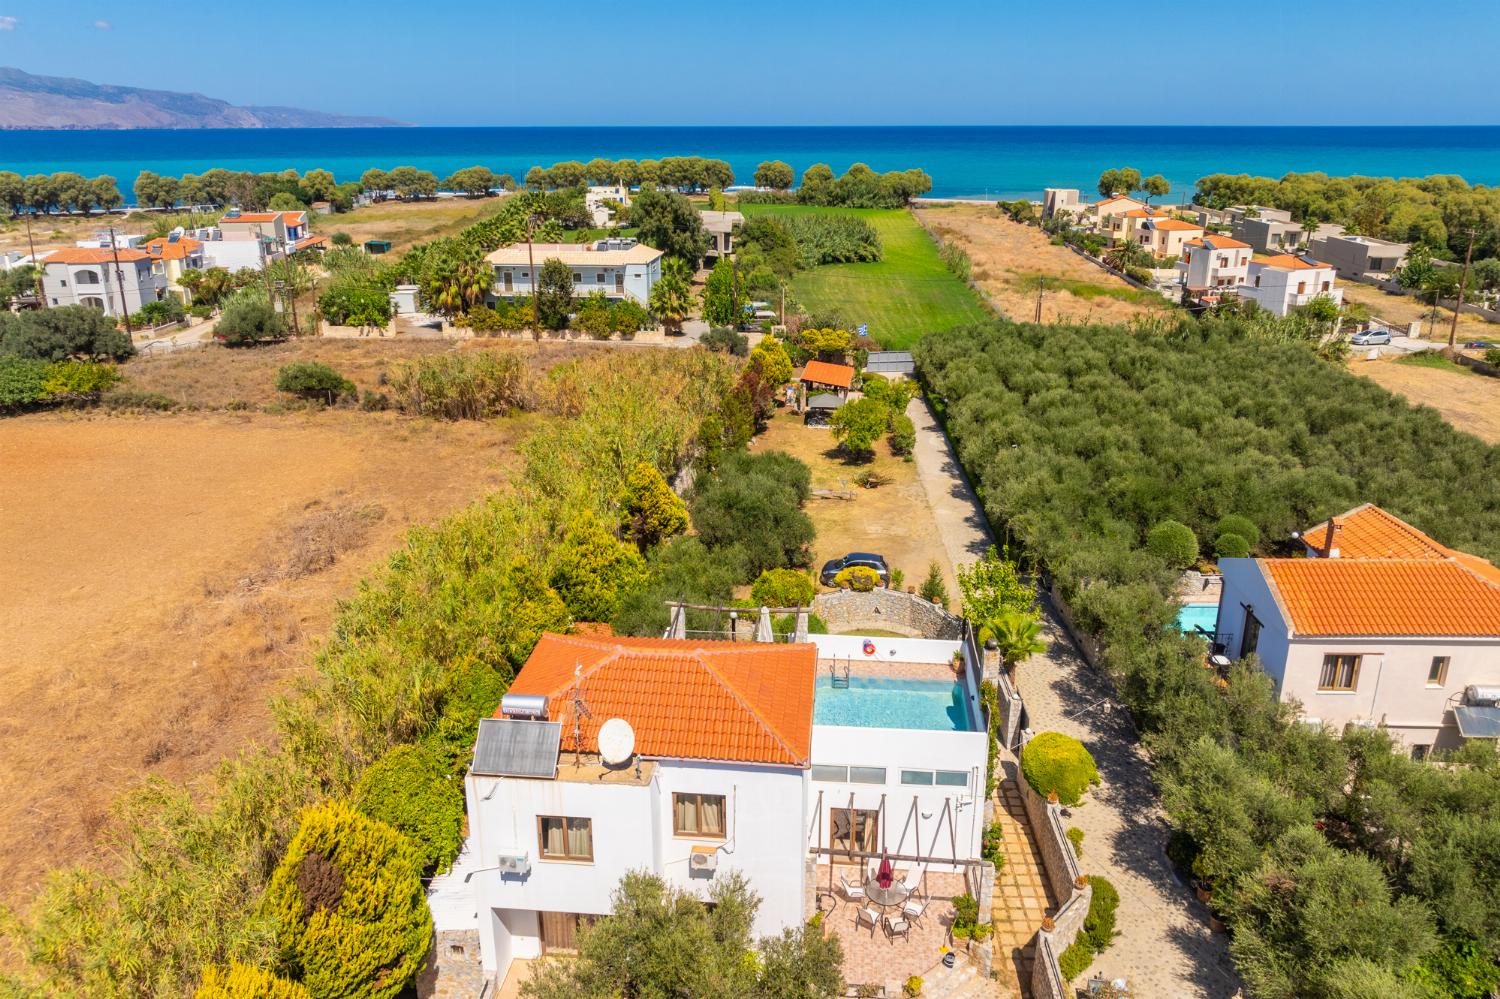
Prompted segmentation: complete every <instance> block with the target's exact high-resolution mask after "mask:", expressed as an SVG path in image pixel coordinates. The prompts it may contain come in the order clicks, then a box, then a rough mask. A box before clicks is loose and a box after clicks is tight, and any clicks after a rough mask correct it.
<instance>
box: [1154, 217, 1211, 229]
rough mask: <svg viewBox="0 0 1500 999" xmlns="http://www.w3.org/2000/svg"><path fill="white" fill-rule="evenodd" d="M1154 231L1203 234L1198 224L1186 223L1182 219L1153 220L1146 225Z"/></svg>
mask: <svg viewBox="0 0 1500 999" xmlns="http://www.w3.org/2000/svg"><path fill="white" fill-rule="evenodd" d="M1146 224H1147V225H1149V226H1151V227H1152V228H1154V229H1164V230H1171V231H1174V232H1188V231H1192V232H1202V231H1203V227H1202V226H1201V225H1199V224H1198V223H1196V222H1184V221H1183V220H1182V219H1153V220H1152V221H1150V222H1148V223H1146Z"/></svg>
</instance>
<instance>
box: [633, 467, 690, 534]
mask: <svg viewBox="0 0 1500 999" xmlns="http://www.w3.org/2000/svg"><path fill="white" fill-rule="evenodd" d="M620 508H621V514H622V516H623V520H624V524H623V526H624V529H625V536H626V537H628V538H630V539H631V540H632V541H634V542H635V543H636V544H637V545H639V546H640V548H641V550H642V551H645V550H646V549H648V548H654V547H656V546H657V545H659V544H661V543H662V542H663V541H665V540H666V539H667V538H670V537H673V536H675V535H678V534H681V533H682V532H683V531H685V530H687V527H688V515H687V504H685V503H684V502H683V501H682V497H680V496H678V495H677V494H676V493H675V492H673V491H672V487H671V486H670V485H668V484H667V479H666V476H664V475H662V474H661V470H660V469H659V468H657V467H656V466H655V465H653V464H650V463H649V462H644V461H643V462H641V463H639V464H638V465H636V466H635V471H633V472H631V473H630V478H629V479H627V480H626V481H625V498H624V500H623V501H622V502H621V504H620Z"/></svg>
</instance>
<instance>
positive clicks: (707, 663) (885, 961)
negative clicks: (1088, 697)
mask: <svg viewBox="0 0 1500 999" xmlns="http://www.w3.org/2000/svg"><path fill="white" fill-rule="evenodd" d="M968 649H972V645H970V644H968V643H967V642H958V641H938V640H930V639H894V638H873V637H872V638H864V637H857V636H840V635H813V636H811V639H810V641H806V642H792V643H768V642H731V641H717V640H715V641H703V640H696V639H671V638H662V639H653V638H624V637H612V636H599V635H556V634H548V635H544V636H543V637H542V639H541V640H540V641H539V642H538V644H537V646H536V648H535V650H534V651H533V652H532V654H531V657H530V658H529V659H528V660H527V662H526V665H525V666H524V667H523V668H522V670H521V671H520V673H519V674H518V675H517V677H516V679H515V681H514V683H513V684H512V685H511V687H510V691H509V693H507V694H506V696H505V698H504V700H503V701H502V703H501V706H500V710H499V712H498V713H497V714H496V716H495V717H493V718H487V719H484V720H482V721H481V722H480V725H479V732H478V738H477V740H476V744H475V750H474V760H473V765H472V766H471V768H470V770H469V774H468V776H467V778H466V784H465V792H466V795H467V798H468V802H467V804H468V815H469V837H468V841H467V843H466V845H465V848H464V852H463V854H462V855H461V857H460V859H459V862H458V865H457V866H456V867H455V869H454V871H453V872H452V873H451V874H449V875H447V876H445V877H444V878H443V879H440V883H435V884H434V890H435V895H436V898H435V900H434V902H433V910H434V913H435V914H436V916H437V921H438V925H437V930H438V934H439V937H438V940H439V948H438V949H439V961H440V962H441V961H442V960H444V956H445V954H446V955H453V954H463V953H464V950H465V948H466V947H472V946H477V949H478V962H477V968H478V969H479V971H478V973H480V974H481V975H482V977H483V979H484V980H486V981H488V982H491V983H492V984H493V986H496V987H498V986H500V985H501V984H502V983H504V982H505V980H506V978H507V976H513V980H514V976H516V975H519V974H522V973H523V972H524V968H525V964H524V962H525V961H528V960H531V959H536V958H540V957H542V956H543V955H546V954H549V953H567V952H568V951H569V950H570V949H571V948H572V947H573V946H574V934H575V933H576V931H577V928H578V927H579V925H580V924H582V923H586V922H588V921H590V920H592V919H595V918H598V917H600V916H602V915H605V914H608V913H609V912H610V911H611V903H610V893H611V891H612V890H613V889H614V888H615V887H616V885H618V883H619V881H620V878H621V876H622V875H624V874H625V873H626V872H627V871H630V870H633V869H644V870H648V871H652V872H655V873H657V874H659V875H661V876H662V877H664V878H666V879H667V880H668V881H669V882H671V883H674V884H676V885H678V886H681V887H683V888H686V889H687V890H689V891H691V892H693V893H695V894H698V895H700V896H703V897H706V895H707V890H708V888H709V886H710V885H712V884H713V883H714V879H715V878H722V877H723V876H724V875H725V873H726V872H728V871H731V870H735V871H739V872H741V873H743V874H744V875H745V876H746V878H747V879H748V880H749V882H750V884H751V886H752V887H753V888H754V890H755V891H756V893H757V894H758V895H759V896H760V897H761V899H762V904H761V907H760V910H759V912H758V914H757V917H756V925H755V932H756V933H757V934H760V935H764V934H773V933H779V932H780V931H781V930H782V928H784V927H790V926H796V925H800V924H802V923H804V922H805V921H806V920H807V919H808V918H809V917H810V916H811V915H812V914H814V913H815V912H820V911H821V912H823V913H824V920H823V926H824V931H825V932H829V933H834V934H837V935H839V936H840V938H841V941H842V942H843V943H844V944H845V968H846V978H848V979H849V980H850V981H854V982H860V981H871V982H881V983H890V984H894V983H899V982H900V981H904V980H905V979H906V977H908V976H910V975H917V974H922V973H923V972H924V971H927V970H928V969H930V968H931V967H932V966H933V965H934V964H936V963H937V961H938V959H939V957H940V952H939V947H940V946H941V944H942V943H943V942H944V940H945V939H946V932H947V930H946V922H947V921H948V919H949V917H950V916H951V913H952V911H953V910H952V905H951V899H952V898H953V897H955V896H957V895H961V894H964V893H966V892H967V893H971V894H974V895H975V896H976V897H977V896H978V895H979V894H980V892H979V885H978V883H977V879H979V878H981V877H982V876H983V875H982V867H981V864H980V862H979V857H980V843H981V834H982V830H983V823H984V804H985V799H986V788H985V781H986V766H987V749H988V735H987V732H986V720H985V718H984V716H983V711H982V708H981V705H980V701H979V689H978V683H979V676H980V670H981V668H982V667H981V664H980V663H978V662H975V661H971V655H970V653H969V652H967V651H966V650H968ZM882 861H885V862H887V863H888V864H889V865H891V866H892V867H893V868H894V872H893V878H892V880H891V885H892V886H893V887H889V888H888V889H883V888H881V887H880V886H878V885H877V884H876V882H875V880H873V879H872V874H873V873H874V871H875V869H876V866H877V865H880V864H881V863H882ZM872 889H873V890H872ZM467 960H468V961H470V962H471V963H472V962H473V958H472V957H468V958H467ZM517 962H522V963H521V964H519V965H518V964H517ZM888 994H889V993H888Z"/></svg>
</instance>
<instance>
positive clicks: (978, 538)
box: [906, 398, 995, 610]
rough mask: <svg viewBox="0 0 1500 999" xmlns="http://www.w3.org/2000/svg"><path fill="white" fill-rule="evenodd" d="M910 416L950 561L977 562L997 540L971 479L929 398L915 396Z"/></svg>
mask: <svg viewBox="0 0 1500 999" xmlns="http://www.w3.org/2000/svg"><path fill="white" fill-rule="evenodd" d="M906 415H907V416H909V417H911V421H912V423H913V424H914V425H915V426H916V428H917V446H916V449H915V452H914V454H915V457H916V460H917V477H918V478H919V479H921V480H922V490H923V492H925V493H926V494H927V504H928V505H929V506H930V507H932V517H933V519H934V520H935V521H937V527H938V534H939V536H941V537H942V539H943V550H944V551H945V552H947V554H948V564H949V565H951V566H953V567H954V569H955V570H956V569H957V568H958V566H960V565H965V564H967V563H969V562H975V561H977V560H978V559H979V557H980V556H981V555H983V554H984V553H985V551H986V550H988V549H989V547H990V545H992V544H994V543H995V542H994V539H993V538H991V537H990V528H989V524H988V523H987V522H986V521H985V519H984V514H983V513H982V512H981V511H980V508H979V500H978V498H977V497H975V495H974V490H973V489H972V488H970V487H969V481H968V479H966V478H964V473H963V469H962V468H961V467H959V464H958V458H957V457H956V456H955V455H954V454H953V449H952V448H951V447H949V445H948V438H947V436H946V435H945V434H944V433H943V430H942V428H941V427H940V426H938V422H937V417H936V416H934V415H933V412H932V409H931V408H930V407H929V406H928V405H927V400H926V399H922V398H916V399H913V400H912V401H911V403H910V404H909V405H908V406H907V407H906ZM913 575H915V573H914V574H913ZM913 581H914V582H920V580H913ZM952 596H953V599H954V609H955V610H957V600H958V592H957V591H956V590H955V591H954V592H953V594H952Z"/></svg>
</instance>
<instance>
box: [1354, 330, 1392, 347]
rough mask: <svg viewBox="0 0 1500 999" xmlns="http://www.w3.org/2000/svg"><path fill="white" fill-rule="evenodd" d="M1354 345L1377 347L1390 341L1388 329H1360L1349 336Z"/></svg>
mask: <svg viewBox="0 0 1500 999" xmlns="http://www.w3.org/2000/svg"><path fill="white" fill-rule="evenodd" d="M1349 342H1350V343H1352V344H1353V345H1354V346H1356V347H1378V346H1381V345H1383V344H1387V343H1390V342H1391V331H1390V330H1360V331H1359V332H1358V333H1356V334H1354V336H1352V337H1350V338H1349Z"/></svg>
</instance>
